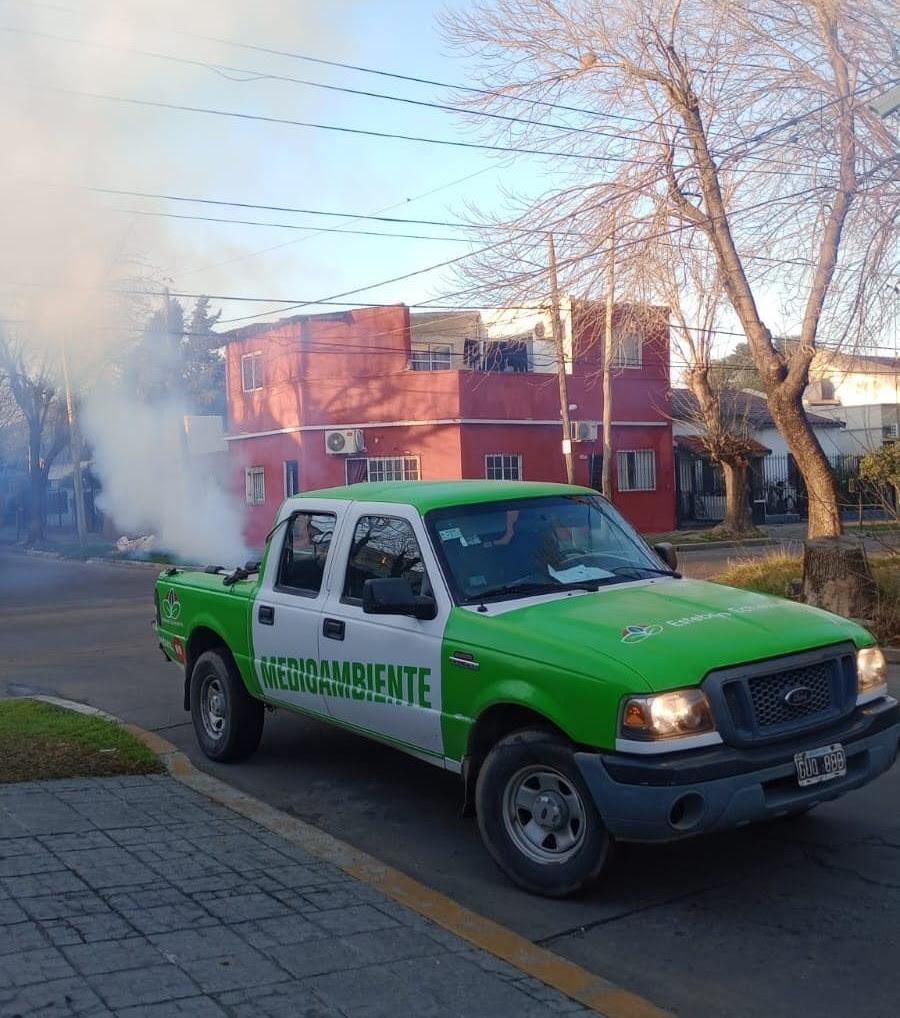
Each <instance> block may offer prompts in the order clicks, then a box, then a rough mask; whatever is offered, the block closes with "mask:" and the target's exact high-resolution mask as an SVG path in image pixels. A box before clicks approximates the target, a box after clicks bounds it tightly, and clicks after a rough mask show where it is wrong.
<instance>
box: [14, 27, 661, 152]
mask: <svg viewBox="0 0 900 1018" xmlns="http://www.w3.org/2000/svg"><path fill="white" fill-rule="evenodd" d="M0 32H7V33H9V34H14V35H27V36H31V37H34V38H38V39H49V40H52V41H55V42H64V43H69V44H71V45H75V46H84V47H89V48H93V49H103V50H113V51H115V52H121V53H131V54H134V55H136V56H144V57H150V58H151V59H154V60H163V61H167V62H169V63H175V64H181V65H183V66H187V67H200V68H203V69H205V70H210V71H215V72H217V73H222V72H224V71H229V72H231V73H233V74H243V75H246V77H244V78H231V79H229V80H232V81H236V82H251V81H262V80H265V81H282V82H287V83H288V84H294V85H304V86H307V87H309V88H318V89H322V90H325V91H329V92H340V93H343V94H345V95H355V96H359V97H362V98H367V99H384V100H386V101H389V102H398V103H404V104H406V105H409V106H419V107H424V108H426V109H433V110H442V111H445V112H448V113H459V114H463V115H465V116H472V117H486V118H489V119H491V120H502V121H505V122H507V123H512V124H526V125H529V126H532V127H546V128H549V129H551V130H555V131H566V132H569V133H575V134H591V135H597V136H599V137H603V138H610V139H612V140H615V141H618V140H620V139H621V137H622V136H621V135H620V134H611V133H610V132H609V131H601V130H598V129H597V128H592V127H577V126H574V125H570V124H557V123H553V122H552V121H546V120H532V119H529V118H527V117H517V116H511V115H509V114H503V113H492V112H490V111H489V110H479V109H467V108H466V107H464V106H454V105H451V104H448V103H439V102H428V101H426V100H424V99H411V98H409V97H408V96H399V95H389V94H387V93H384V92H370V91H367V90H365V89H359V88H349V87H348V86H345V85H332V84H328V83H326V82H322V81H313V80H310V79H307V78H295V77H292V76H290V75H286V74H273V73H271V72H269V71H257V70H254V69H251V68H246V67H231V66H229V65H227V64H218V63H212V62H210V61H206V60H196V59H192V58H189V57H178V56H174V55H172V54H168V53H159V52H157V51H155V50H146V49H140V48H138V47H134V46H119V45H114V44H112V43H101V42H97V41H95V40H91V39H74V38H72V37H71V36H64V35H56V34H54V33H51V32H39V31H36V30H33V29H23V28H12V27H10V26H8V25H0ZM224 76H225V77H228V76H227V75H224ZM634 119H635V121H636V123H638V124H641V125H643V126H650V125H651V124H652V121H650V120H638V119H637V118H634Z"/></svg>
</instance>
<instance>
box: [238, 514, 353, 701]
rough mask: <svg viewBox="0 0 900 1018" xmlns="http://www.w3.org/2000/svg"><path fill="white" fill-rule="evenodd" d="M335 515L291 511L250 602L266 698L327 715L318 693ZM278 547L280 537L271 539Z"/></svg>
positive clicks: (255, 659) (255, 651)
mask: <svg viewBox="0 0 900 1018" xmlns="http://www.w3.org/2000/svg"><path fill="white" fill-rule="evenodd" d="M335 523H336V516H335V514H334V513H333V512H325V511H317V510H316V509H315V507H314V506H311V507H310V508H309V509H308V510H307V509H305V508H304V510H303V511H301V512H294V513H292V514H291V516H290V517H289V518H288V522H286V523H284V524H283V525H282V530H283V535H282V539H281V543H280V548H279V551H278V554H270V555H269V558H268V560H267V563H266V573H265V576H264V577H263V583H262V586H261V588H260V593H259V594H258V595H257V598H256V601H255V602H254V604H253V615H252V618H251V623H250V625H251V635H252V640H253V665H254V668H255V669H256V675H257V678H258V679H259V684H260V686H261V688H262V689H263V691H264V692H265V694H266V698H267V699H269V700H272V701H273V702H276V703H278V702H280V703H284V704H285V705H287V706H290V707H294V708H297V709H300V710H303V711H306V712H308V713H310V714H316V715H319V716H327V715H328V708H327V707H326V706H325V700H324V697H323V696H322V694H321V693H320V691H319V684H318V681H317V676H318V653H319V651H318V643H319V623H320V620H321V618H322V606H323V604H324V602H325V583H324V578H325V569H326V566H327V564H328V562H329V558H330V554H331V539H332V535H333V534H334V530H335ZM273 542H274V545H273V549H272V551H273V552H274V550H275V546H278V543H279V542H278V535H276V536H275V537H274V538H273Z"/></svg>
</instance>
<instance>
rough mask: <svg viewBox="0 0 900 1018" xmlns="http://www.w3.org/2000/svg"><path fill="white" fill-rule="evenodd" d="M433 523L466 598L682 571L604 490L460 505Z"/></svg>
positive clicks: (437, 514) (434, 516)
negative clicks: (643, 535)
mask: <svg viewBox="0 0 900 1018" xmlns="http://www.w3.org/2000/svg"><path fill="white" fill-rule="evenodd" d="M426 524H427V526H428V528H429V531H430V532H431V536H432V540H433V541H434V545H435V547H436V548H437V549H438V553H439V556H440V558H441V564H442V566H443V569H444V573H445V575H446V577H447V580H448V583H449V585H450V588H451V590H452V592H453V596H454V597H455V598H456V600H457V602H458V603H461V604H472V603H474V602H476V601H478V602H480V601H483V600H490V599H495V600H499V599H501V598H507V597H526V596H528V595H531V594H539V593H551V592H553V591H558V590H560V589H572V590H577V589H589V590H596V589H597V588H598V587H600V586H607V585H610V584H614V583H624V582H626V581H628V580H636V579H642V578H646V577H650V576H657V575H666V576H670V575H674V574H673V573H672V571H671V570H670V569H668V568H666V567H665V565H664V564H663V563H662V561H661V560H660V559H658V558H657V557H656V555H655V554H654V553H653V552H652V551H651V550H650V549H649V548H648V547H647V545H646V544H645V543H644V542H643V540H642V539H641V538H640V537H639V536H638V535H637V533H635V531H634V530H633V529H632V528H631V526H630V525H629V524H628V523H626V522H625V520H624V519H623V518H622V516H620V515H619V513H618V512H617V511H616V510H615V509H614V508H613V507H612V506H611V505H610V504H609V503H608V502H606V501H604V500H603V499H601V498H600V497H599V496H594V495H552V496H544V497H538V498H527V499H515V500H510V501H509V502H492V503H489V504H486V505H485V504H483V503H482V504H480V505H471V506H457V507H454V508H452V509H439V510H435V511H433V512H431V513H429V514H428V516H427V517H426Z"/></svg>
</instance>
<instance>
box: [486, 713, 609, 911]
mask: <svg viewBox="0 0 900 1018" xmlns="http://www.w3.org/2000/svg"><path fill="white" fill-rule="evenodd" d="M475 802H476V809H477V813H478V828H479V830H480V831H481V836H482V838H483V840H484V843H485V845H486V846H487V849H488V851H489V852H490V853H491V855H492V856H493V858H494V861H495V862H496V863H497V864H498V866H500V868H501V869H502V870H503V871H504V872H505V873H506V874H507V875H508V876H509V877H510V878H511V879H512V880H513V881H514V882H515V883H517V884H518V885H519V886H520V887H524V888H525V889H526V890H528V891H532V892H533V893H535V894H542V895H545V896H546V897H551V898H563V897H567V896H568V895H571V894H574V893H576V892H577V891H580V890H583V889H584V888H586V887H588V886H590V885H591V884H592V883H594V881H596V880H597V878H598V877H599V876H600V874H601V873H602V872H603V870H604V869H605V867H606V866H607V864H608V863H609V861H610V859H611V857H612V851H613V844H614V843H613V839H612V837H611V836H610V834H609V832H608V831H607V830H606V828H605V827H604V825H603V821H602V820H601V819H600V814H599V812H598V811H597V807H596V806H595V805H594V801H593V799H592V797H591V794H590V792H589V790H588V788H587V785H586V784H585V782H584V779H583V778H582V776H581V772H580V771H579V770H578V765H577V764H576V763H575V758H574V754H573V752H572V748H571V746H569V745H568V744H567V743H566V742H564V741H563V740H562V739H559V738H558V737H556V736H555V735H552V734H551V733H549V732H544V731H540V730H538V729H527V730H525V731H521V732H515V733H513V734H512V735H508V736H507V737H506V738H505V739H502V740H501V741H500V742H498V743H497V745H496V746H494V748H493V749H492V750H491V752H490V753H489V754H488V757H487V759H486V760H485V762H484V764H483V766H482V768H481V771H480V772H479V775H478V782H477V784H476V788H475Z"/></svg>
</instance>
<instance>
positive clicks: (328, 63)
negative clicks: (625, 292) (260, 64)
mask: <svg viewBox="0 0 900 1018" xmlns="http://www.w3.org/2000/svg"><path fill="white" fill-rule="evenodd" d="M19 2H20V3H25V5H26V6H29V7H38V8H44V9H47V10H52V11H56V12H59V13H65V14H71V15H74V16H76V17H81V18H84V17H87V16H88V14H87V12H85V11H79V10H74V9H73V8H71V7H64V6H62V5H60V4H49V3H40V2H37V0H19ZM131 24H132V25H135V24H136V23H135V22H131ZM136 27H139V28H147V27H152V28H154V29H156V30H160V31H165V32H168V33H169V34H171V35H178V36H182V37H184V38H186V39H195V40H197V41H198V42H212V43H216V44H217V45H220V46H230V47H232V48H235V49H245V50H250V51H252V52H254V53H265V54H267V55H269V56H278V57H287V58H288V59H291V60H300V61H303V62H306V63H311V64H317V65H320V66H324V67H338V68H341V69H343V70H348V71H355V72H358V73H361V74H371V75H375V76H377V77H382V78H391V79H393V80H395V81H406V82H410V83H412V84H416V85H430V86H433V87H435V88H442V89H449V90H450V91H453V92H462V93H470V94H472V95H485V96H494V97H496V98H502V99H505V100H508V101H511V102H520V103H525V104H527V105H528V106H541V107H544V108H547V109H554V110H562V111H564V112H568V113H579V114H581V115H583V116H589V117H605V118H607V119H609V120H621V121H631V122H634V123H637V124H646V123H647V121H646V120H644V119H641V118H639V117H631V116H627V115H625V114H621V113H608V112H607V113H602V114H601V113H597V112H596V111H595V110H588V109H584V108H583V107H579V106H566V105H564V104H562V103H554V102H550V101H549V100H546V99H523V98H522V97H520V96H516V95H510V94H507V93H504V92H499V91H497V90H496V89H485V88H476V87H475V86H473V85H459V84H452V83H450V82H445V81H434V80H431V79H429V78H418V77H415V76H414V75H409V74H399V73H396V72H393V71H385V70H379V69H377V68H373V67H362V66H359V65H357V64H348V63H341V62H340V61H338V60H327V59H325V58H323V57H314V56H309V55H308V54H303V53H294V52H290V51H286V50H278V49H274V48H272V47H267V46H258V45H254V44H253V43H247V42H238V41H236V40H234V39H222V38H218V37H216V36H209V35H203V34H201V33H198V32H188V31H185V30H184V29H178V28H173V27H172V26H171V25H164V26H163V25H147V24H146V23H145V24H144V25H137V26H136Z"/></svg>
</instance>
